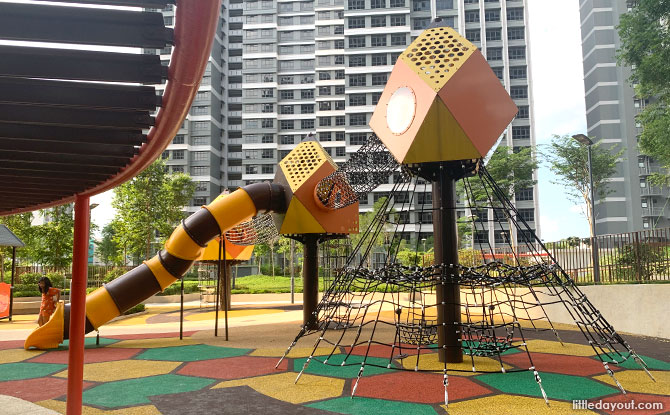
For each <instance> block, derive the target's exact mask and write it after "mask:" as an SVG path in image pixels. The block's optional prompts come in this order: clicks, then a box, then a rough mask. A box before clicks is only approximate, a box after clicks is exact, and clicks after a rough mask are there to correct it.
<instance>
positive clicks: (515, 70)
mask: <svg viewBox="0 0 670 415" xmlns="http://www.w3.org/2000/svg"><path fill="white" fill-rule="evenodd" d="M526 78H527V74H526V67H525V66H512V67H510V68H509V79H526Z"/></svg>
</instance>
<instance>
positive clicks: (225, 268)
mask: <svg viewBox="0 0 670 415" xmlns="http://www.w3.org/2000/svg"><path fill="white" fill-rule="evenodd" d="M221 245H222V249H221V250H222V251H223V324H224V327H225V331H226V341H228V308H229V307H230V306H229V301H228V294H229V290H228V263H227V259H226V238H221Z"/></svg>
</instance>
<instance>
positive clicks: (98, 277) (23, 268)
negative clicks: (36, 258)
mask: <svg viewBox="0 0 670 415" xmlns="http://www.w3.org/2000/svg"><path fill="white" fill-rule="evenodd" d="M133 268H134V267H133V266H113V265H90V264H89V266H88V279H87V287H88V288H98V287H100V286H102V283H103V280H104V278H105V276H106V275H107V273H108V272H109V271H111V270H114V269H121V270H123V272H124V273H125V272H128V271H130V270H131V269H133ZM52 272H53V273H58V274H63V275H65V277H66V278H71V277H72V267H71V266H70V267H65V268H58V267H45V266H42V265H18V266H17V267H16V275H17V281H18V282H19V283H20V281H21V275H22V274H27V273H36V274H43V275H46V274H49V273H52Z"/></svg>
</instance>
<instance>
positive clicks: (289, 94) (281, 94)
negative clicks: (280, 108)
mask: <svg viewBox="0 0 670 415" xmlns="http://www.w3.org/2000/svg"><path fill="white" fill-rule="evenodd" d="M293 95H294V92H293V91H292V90H288V91H286V90H284V91H279V98H280V99H293Z"/></svg>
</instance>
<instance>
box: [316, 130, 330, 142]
mask: <svg viewBox="0 0 670 415" xmlns="http://www.w3.org/2000/svg"><path fill="white" fill-rule="evenodd" d="M319 140H321V141H330V140H331V133H330V132H325V133H319Z"/></svg>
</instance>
